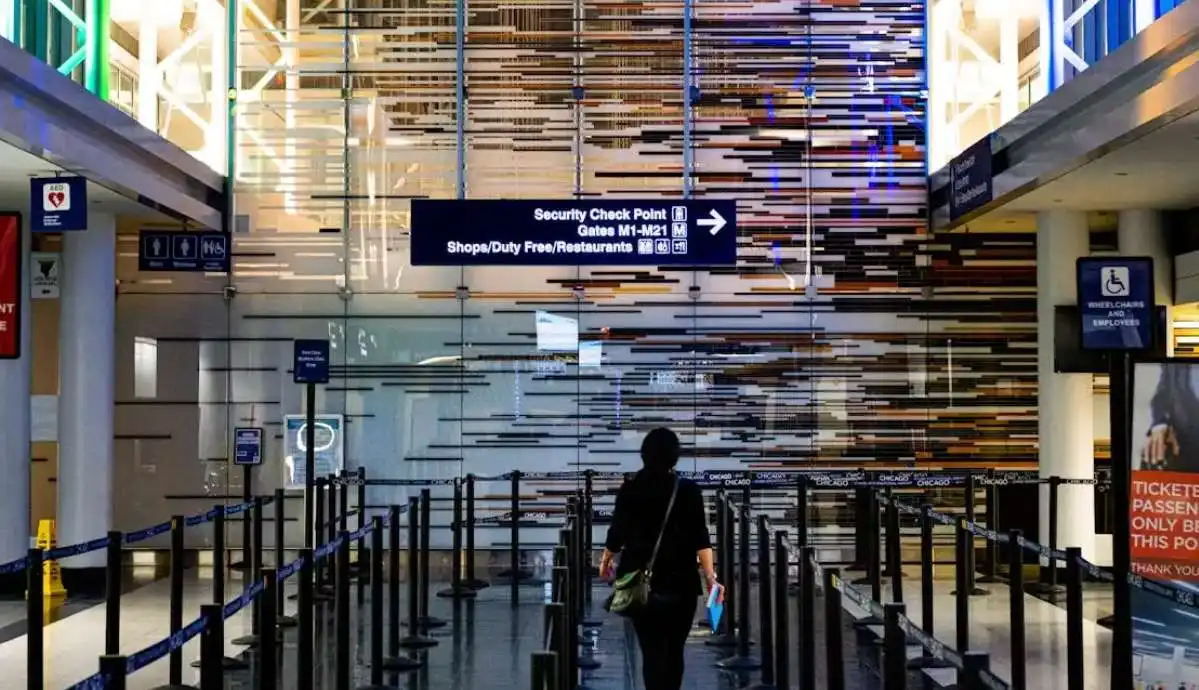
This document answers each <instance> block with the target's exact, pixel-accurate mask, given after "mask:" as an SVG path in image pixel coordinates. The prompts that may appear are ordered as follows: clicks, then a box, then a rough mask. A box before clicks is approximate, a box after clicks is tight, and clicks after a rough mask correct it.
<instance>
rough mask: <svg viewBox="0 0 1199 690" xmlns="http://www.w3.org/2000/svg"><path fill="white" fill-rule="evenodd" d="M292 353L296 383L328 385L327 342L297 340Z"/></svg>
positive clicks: (293, 373)
mask: <svg viewBox="0 0 1199 690" xmlns="http://www.w3.org/2000/svg"><path fill="white" fill-rule="evenodd" d="M292 352H293V357H292V359H293V360H294V361H293V362H292V375H293V377H294V380H295V382H296V383H329V341H328V340H297V341H295V344H294V347H293V351H292Z"/></svg>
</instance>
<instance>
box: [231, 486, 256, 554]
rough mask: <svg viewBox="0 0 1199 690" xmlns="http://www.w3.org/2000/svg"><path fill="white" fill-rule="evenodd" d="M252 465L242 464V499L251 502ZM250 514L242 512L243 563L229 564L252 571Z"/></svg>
mask: <svg viewBox="0 0 1199 690" xmlns="http://www.w3.org/2000/svg"><path fill="white" fill-rule="evenodd" d="M253 469H254V468H253V466H252V465H242V466H241V501H242V503H249V502H250V501H252V500H254V471H253ZM251 530H252V528H251V525H250V515H249V513H247V512H245V511H243V512H242V514H241V563H233V564H230V565H229V568H230V570H245V571H246V574H247V575H249V573H250V570H249V568H250V558H251V556H250V549H252V548H254V536H253V535H252V534H251Z"/></svg>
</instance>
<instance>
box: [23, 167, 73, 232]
mask: <svg viewBox="0 0 1199 690" xmlns="http://www.w3.org/2000/svg"><path fill="white" fill-rule="evenodd" d="M29 187H30V194H29V196H30V199H29V210H30V218H29V227H30V230H31V231H33V232H74V231H78V230H86V229H87V180H86V179H84V178H82V177H35V178H33V179H31V180H30V181H29Z"/></svg>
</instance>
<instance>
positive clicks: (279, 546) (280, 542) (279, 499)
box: [272, 489, 296, 628]
mask: <svg viewBox="0 0 1199 690" xmlns="http://www.w3.org/2000/svg"><path fill="white" fill-rule="evenodd" d="M286 500H287V495H286V494H285V493H284V492H283V489H275V497H274V499H273V500H272V505H274V506H275V511H274V518H273V519H274V521H275V523H274V525H273V527H274V530H275V544H274V551H275V558H274V565H275V570H278V569H280V568H282V567H283V565H284V560H286V556H285V555H284V554H285V553H286V551H285V550H284V547H285V543H284V542H285V541H286V539H287V537H286V531H285V530H286V527H287V510H286V508H285V507H284V501H286ZM275 594H276V600H275V622H276V623H277V624H278V625H279V627H283V628H290V627H294V626H295V625H296V619H295V618H293V617H292V616H288V615H286V614H284V613H283V587H276V588H275Z"/></svg>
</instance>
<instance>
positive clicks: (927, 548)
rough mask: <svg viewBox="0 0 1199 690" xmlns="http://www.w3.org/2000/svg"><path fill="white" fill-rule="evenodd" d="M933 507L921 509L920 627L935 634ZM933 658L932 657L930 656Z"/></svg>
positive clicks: (930, 633) (926, 506)
mask: <svg viewBox="0 0 1199 690" xmlns="http://www.w3.org/2000/svg"><path fill="white" fill-rule="evenodd" d="M932 513H933V507H932V506H930V505H928V504H925V505H924V506H922V507H921V509H920V629H921V630H923V631H924V632H925V633H926V634H928V635H929V636H930V637H931V636H932V635H933V627H934V626H933V604H934V603H935V600H936V596H935V594H934V593H933V514H932ZM930 658H931V657H930Z"/></svg>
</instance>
